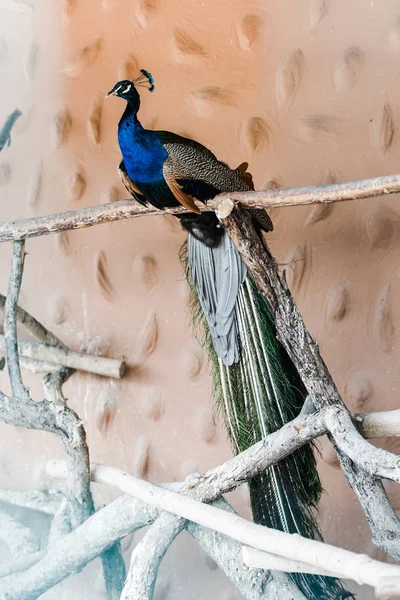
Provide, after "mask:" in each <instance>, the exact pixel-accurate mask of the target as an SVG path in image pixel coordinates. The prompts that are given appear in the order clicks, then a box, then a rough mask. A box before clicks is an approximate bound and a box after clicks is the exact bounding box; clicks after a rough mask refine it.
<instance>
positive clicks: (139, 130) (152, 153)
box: [118, 118, 168, 187]
mask: <svg viewBox="0 0 400 600" xmlns="http://www.w3.org/2000/svg"><path fill="white" fill-rule="evenodd" d="M118 142H119V145H120V148H121V152H122V156H123V159H124V163H125V168H126V171H127V173H128V175H129V177H130V178H131V179H132V181H133V182H134V183H135V184H136V185H138V187H140V183H144V184H151V183H153V182H154V183H155V182H159V181H161V180H163V172H162V168H163V164H164V162H165V159H166V158H167V156H168V153H167V151H166V150H165V148H164V146H163V145H162V143H161V141H160V139H159V137H158V135H157V133H156V132H155V131H151V130H148V129H143V127H142V126H141V125H140V123H139V121H138V120H137V119H134V118H131V119H124V120H121V122H120V124H119V127H118Z"/></svg>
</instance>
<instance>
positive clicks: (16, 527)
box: [0, 510, 40, 557]
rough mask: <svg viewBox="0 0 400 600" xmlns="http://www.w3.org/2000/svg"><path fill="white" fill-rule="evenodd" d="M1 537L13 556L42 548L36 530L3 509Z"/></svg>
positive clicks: (0, 523)
mask: <svg viewBox="0 0 400 600" xmlns="http://www.w3.org/2000/svg"><path fill="white" fill-rule="evenodd" d="M0 539H2V540H3V542H4V543H5V544H6V546H7V547H8V549H9V550H10V553H11V555H12V556H13V557H17V556H22V555H24V554H31V553H33V552H37V550H39V548H40V540H39V538H38V537H37V535H36V534H35V533H34V531H33V530H32V529H31V528H30V527H27V526H26V525H23V524H22V523H20V522H19V521H18V520H17V519H14V517H11V515H9V514H8V513H7V512H5V511H3V510H0Z"/></svg>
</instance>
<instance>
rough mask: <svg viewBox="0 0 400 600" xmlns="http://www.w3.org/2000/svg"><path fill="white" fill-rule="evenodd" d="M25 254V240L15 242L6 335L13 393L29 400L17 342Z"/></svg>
mask: <svg viewBox="0 0 400 600" xmlns="http://www.w3.org/2000/svg"><path fill="white" fill-rule="evenodd" d="M24 254H25V242H24V241H20V242H14V245H13V256H12V261H11V273H10V280H9V283H8V293H7V299H6V302H5V306H4V337H5V346H6V355H7V366H8V374H9V377H10V383H11V389H12V392H13V395H14V396H15V397H16V398H21V399H22V398H23V399H25V400H28V398H29V396H28V393H27V391H26V389H25V388H24V384H23V383H22V376H21V369H20V366H19V360H18V344H17V303H18V296H19V291H20V289H21V283H22V272H23V269H24Z"/></svg>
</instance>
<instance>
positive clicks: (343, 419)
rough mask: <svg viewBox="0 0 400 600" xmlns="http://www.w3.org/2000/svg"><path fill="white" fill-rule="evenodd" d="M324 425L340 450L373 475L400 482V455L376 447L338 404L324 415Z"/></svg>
mask: <svg viewBox="0 0 400 600" xmlns="http://www.w3.org/2000/svg"><path fill="white" fill-rule="evenodd" d="M325 423H326V427H327V429H328V430H329V432H330V434H331V435H332V437H333V439H334V440H335V442H336V444H337V445H338V447H339V448H340V450H341V451H342V452H344V453H345V454H346V455H347V456H348V457H349V458H350V459H351V460H352V461H353V462H354V463H355V464H356V465H358V466H359V467H361V468H362V469H364V470H365V471H366V472H367V473H370V474H371V475H373V476H374V477H381V478H383V479H389V480H390V481H396V482H397V483H400V456H397V455H396V454H393V453H392V452H387V450H383V449H382V448H376V447H375V446H372V445H371V444H370V443H369V442H367V441H366V440H365V439H363V437H362V436H361V435H360V433H359V432H358V431H357V430H356V429H355V428H354V427H353V421H352V418H351V416H350V413H349V412H347V410H346V409H345V408H344V407H342V406H340V405H338V406H336V407H335V410H331V411H330V412H329V413H327V414H326V416H325Z"/></svg>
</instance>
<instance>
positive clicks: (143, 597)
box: [121, 512, 185, 600]
mask: <svg viewBox="0 0 400 600" xmlns="http://www.w3.org/2000/svg"><path fill="white" fill-rule="evenodd" d="M184 528H185V520H184V519H177V518H176V517H175V516H174V515H173V514H171V513H168V512H163V513H162V514H161V515H160V516H159V517H157V519H156V521H155V522H154V523H153V525H152V526H151V527H150V529H149V530H148V531H147V533H146V535H145V536H144V537H143V539H142V540H141V541H140V542H139V543H138V544H137V546H136V547H135V549H134V550H133V552H132V556H131V564H130V568H129V572H128V576H127V578H126V582H125V586H124V589H123V590H122V594H121V600H153V595H154V588H155V584H156V580H157V576H158V569H159V567H160V564H161V562H162V560H163V558H164V556H165V554H166V552H167V551H168V549H169V547H170V546H171V544H172V542H173V541H174V540H175V538H176V537H177V536H178V535H179V533H180V532H181V531H182V530H183V529H184Z"/></svg>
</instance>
